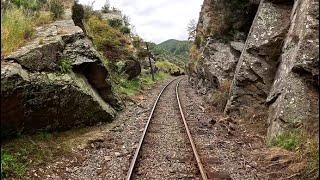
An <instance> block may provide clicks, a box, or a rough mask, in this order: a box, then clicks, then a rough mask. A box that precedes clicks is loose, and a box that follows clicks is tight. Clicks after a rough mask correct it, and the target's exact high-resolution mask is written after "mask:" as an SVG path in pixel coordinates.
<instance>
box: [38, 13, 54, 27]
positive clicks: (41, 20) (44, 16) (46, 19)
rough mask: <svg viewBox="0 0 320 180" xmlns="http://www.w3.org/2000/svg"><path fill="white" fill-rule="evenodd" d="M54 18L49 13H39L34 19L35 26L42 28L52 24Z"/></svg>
mask: <svg viewBox="0 0 320 180" xmlns="http://www.w3.org/2000/svg"><path fill="white" fill-rule="evenodd" d="M52 21H53V18H52V16H51V14H50V12H47V11H39V13H38V14H37V15H36V17H35V18H34V23H35V26H42V25H45V24H48V23H51V22H52Z"/></svg>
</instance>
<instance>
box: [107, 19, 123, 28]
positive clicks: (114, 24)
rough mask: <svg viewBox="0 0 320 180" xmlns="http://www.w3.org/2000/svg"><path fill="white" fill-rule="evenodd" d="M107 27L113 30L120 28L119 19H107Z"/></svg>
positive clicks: (120, 21)
mask: <svg viewBox="0 0 320 180" xmlns="http://www.w3.org/2000/svg"><path fill="white" fill-rule="evenodd" d="M108 24H109V26H111V27H113V28H120V27H121V26H122V20H121V19H109V20H108Z"/></svg>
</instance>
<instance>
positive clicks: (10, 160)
mask: <svg viewBox="0 0 320 180" xmlns="http://www.w3.org/2000/svg"><path fill="white" fill-rule="evenodd" d="M25 172H26V166H25V165H24V164H23V163H21V162H19V161H18V160H17V158H16V157H15V156H14V155H12V154H9V153H8V152H6V151H4V150H2V148H1V178H7V177H10V176H18V177H22V176H23V175H24V173H25Z"/></svg>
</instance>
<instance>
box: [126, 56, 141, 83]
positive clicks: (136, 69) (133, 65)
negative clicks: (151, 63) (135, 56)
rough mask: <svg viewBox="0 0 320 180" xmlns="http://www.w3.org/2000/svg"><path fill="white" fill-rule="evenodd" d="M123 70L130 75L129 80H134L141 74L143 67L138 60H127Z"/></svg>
mask: <svg viewBox="0 0 320 180" xmlns="http://www.w3.org/2000/svg"><path fill="white" fill-rule="evenodd" d="M123 70H124V73H125V74H127V75H128V80H132V79H134V78H136V77H138V76H139V75H140V74H141V65H140V63H139V61H137V60H127V61H126V62H125V65H124V69H123Z"/></svg>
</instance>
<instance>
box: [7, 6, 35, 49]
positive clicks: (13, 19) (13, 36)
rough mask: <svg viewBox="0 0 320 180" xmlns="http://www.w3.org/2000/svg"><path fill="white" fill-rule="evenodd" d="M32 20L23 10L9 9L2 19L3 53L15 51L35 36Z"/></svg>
mask: <svg viewBox="0 0 320 180" xmlns="http://www.w3.org/2000/svg"><path fill="white" fill-rule="evenodd" d="M32 25H33V23H32V19H31V18H30V17H27V16H25V14H24V13H23V11H22V10H21V9H16V8H13V9H8V10H7V11H6V12H5V13H4V15H3V17H2V19H1V53H3V54H7V53H10V52H13V51H15V50H16V49H17V48H18V47H19V46H21V45H22V44H23V43H24V42H25V40H26V39H30V38H31V37H32V36H33V34H34V29H33V27H32Z"/></svg>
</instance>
